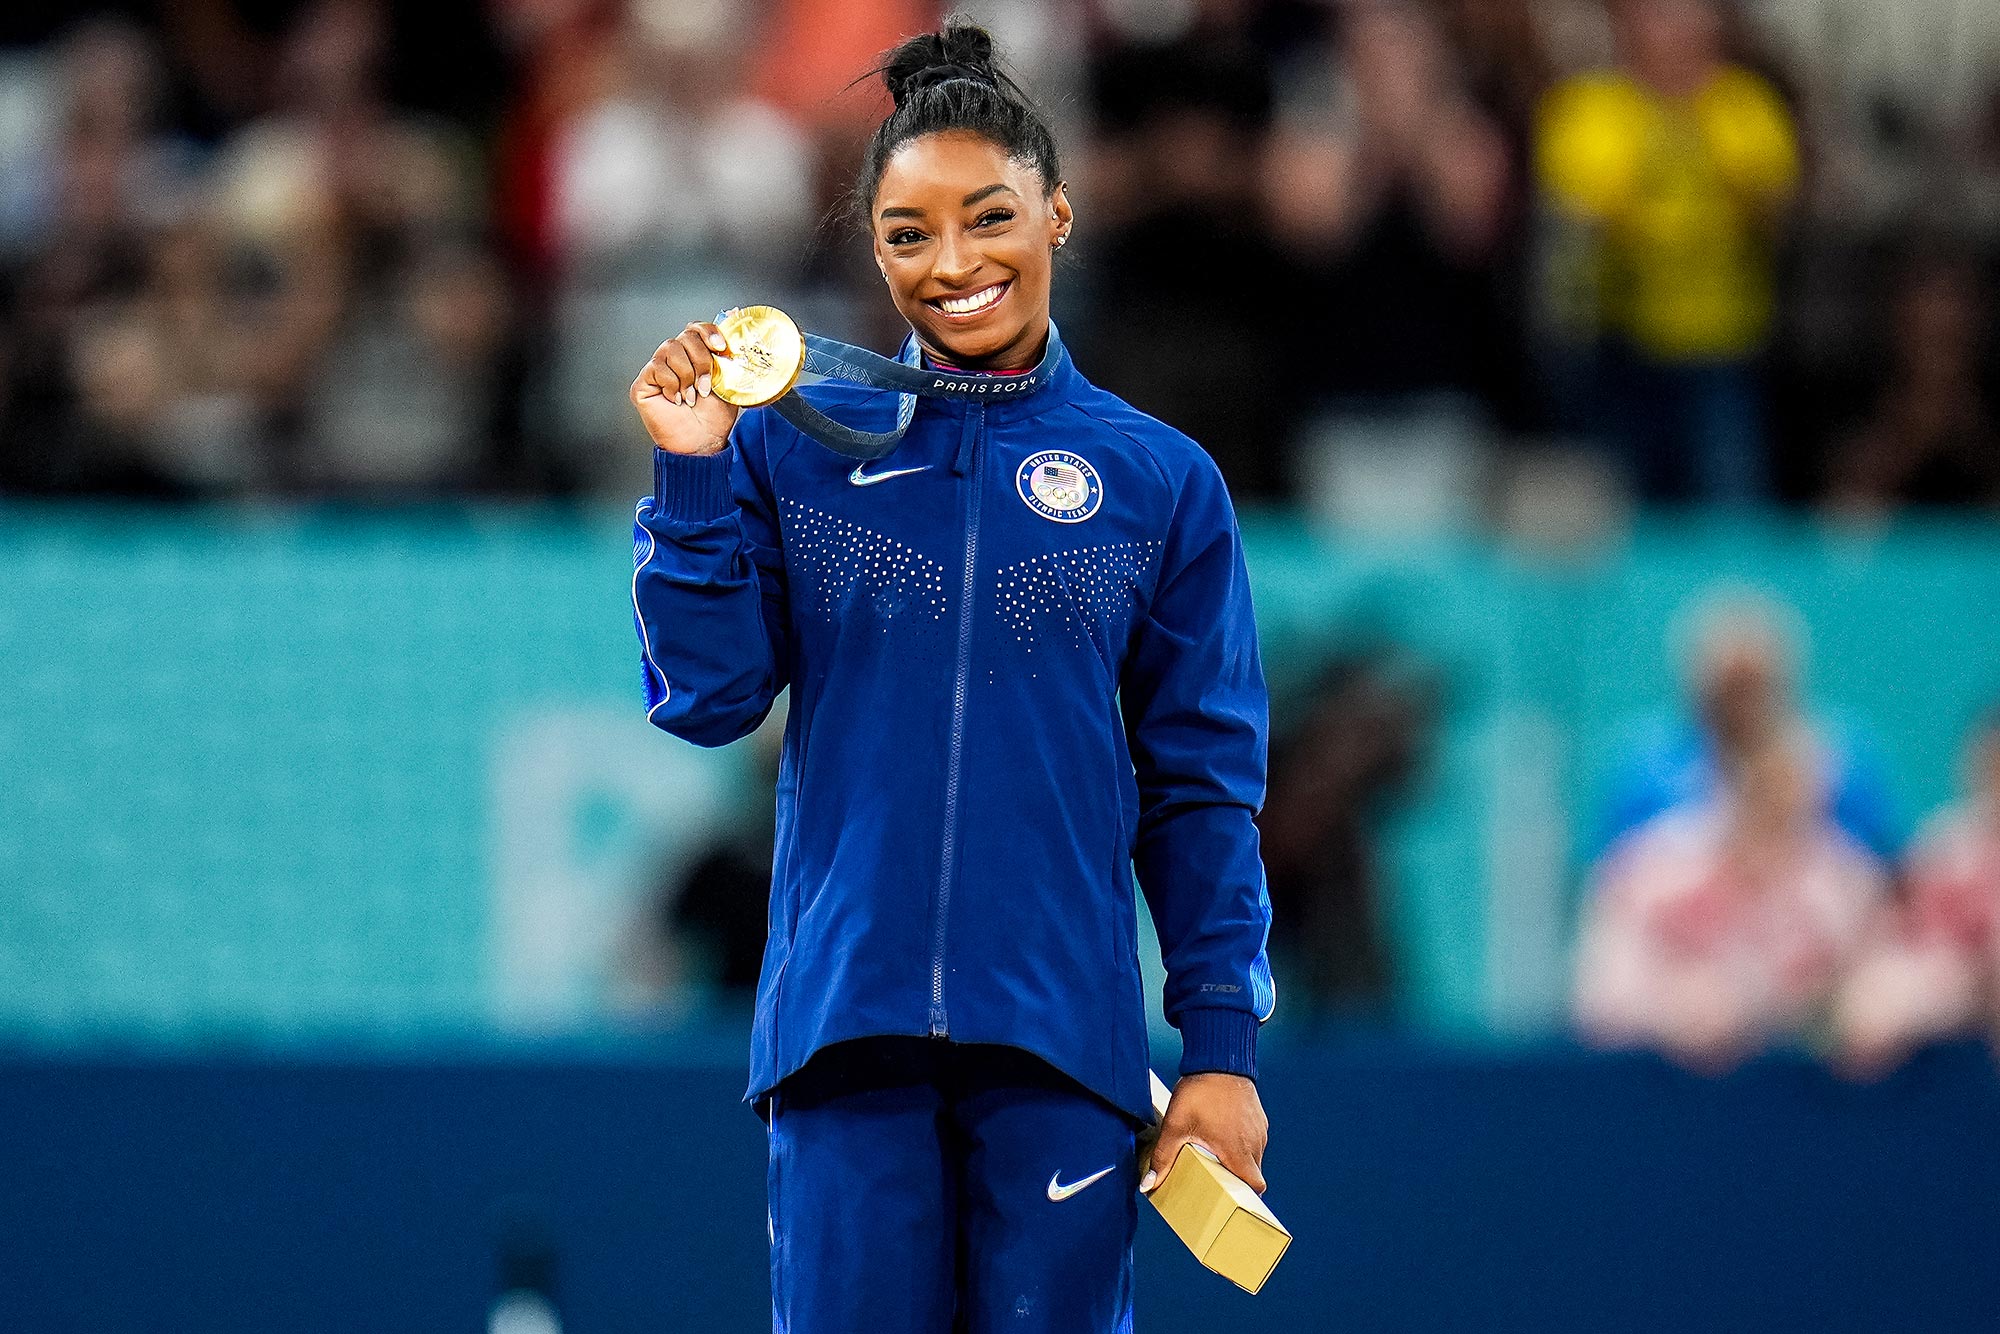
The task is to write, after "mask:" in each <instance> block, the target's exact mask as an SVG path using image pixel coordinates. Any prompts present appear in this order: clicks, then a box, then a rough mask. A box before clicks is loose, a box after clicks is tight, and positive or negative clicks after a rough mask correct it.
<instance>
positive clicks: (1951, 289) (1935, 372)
mask: <svg viewBox="0 0 2000 1334" xmlns="http://www.w3.org/2000/svg"><path fill="white" fill-rule="evenodd" d="M1985 325H1986V306H1985V299H1984V293H1983V291H1982V284H1981V281H1980V275H1979V271H1978V268H1977V266H1976V265H1975V264H1973V263H1972V262H1971V261H1970V260H1969V259H1968V258H1966V257H1962V256H1958V255H1953V254H1949V253H1944V254H1939V253H1926V254H1919V255H1916V256H1913V257H1912V259H1911V260H1910V261H1909V262H1908V264H1907V265H1906V268H1905V272H1904V274H1903V276H1902V279H1901V281H1900V283H1899V284H1898V287H1897V291H1896V295H1895V306H1894V310H1893V312H1892V318H1891V337H1890V345H1889V355H1888V363H1889V364H1888V374H1887V379H1886V382H1885V383H1884V384H1883V385H1882V388H1881V391H1880V393H1879V395H1878V397H1877V398H1876V400H1875V403H1874V406H1873V407H1872V408H1871V409H1870V410H1869V413H1868V416H1867V419H1866V420H1865V421H1864V422H1863V424H1862V425H1861V427H1860V429H1859V430H1858V431H1856V432H1855V433H1854V435H1853V436H1852V437H1851V438H1850V439H1849V440H1848V441H1847V442H1846V445H1845V446H1844V448H1842V449H1841V451H1840V452H1839V454H1838V456H1837V458H1836V461H1835V471H1834V476H1833V479H1832V487H1831V494H1830V496H1829V501H1830V503H1831V504H1832V505H1833V507H1834V508H1835V510H1836V511H1837V512H1841V513H1845V514H1850V515H1857V516H1863V517H1866V516H1879V515H1887V514H1892V513H1894V512H1896V511H1898V510H1903V509H1907V508H1909V507H1912V506H1917V507H1923V508H1940V507H1959V506H1970V507H1978V508H1986V509H1992V508H1994V507H1995V506H2000V422H1996V420H1995V417H1994V413H1993V409H1992V404H1991V401H1990V400H1989V399H1988V397H1987V391H1986V386H1985V385H1984V384H1982V383H1981V376H1982V373H1983V371H1984V369H1985V366H1984V362H1983V358H1984V357H1985V356H1986V354H1987V330H1986V327H1985Z"/></svg>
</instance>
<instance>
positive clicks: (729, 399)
mask: <svg viewBox="0 0 2000 1334" xmlns="http://www.w3.org/2000/svg"><path fill="white" fill-rule="evenodd" d="M715 327H716V328H718V329H720V330H721V331H722V337H723V339H724V340H725V341H727V342H728V344H729V350H728V351H727V352H718V353H716V354H715V370H714V372H713V378H712V379H711V380H710V382H709V384H710V388H711V389H713V391H714V393H715V396H716V397H717V398H719V399H721V400H722V401H723V402H725V403H733V404H735V405H736V406H737V407H739V408H760V407H762V406H764V405H765V404H766V403H775V402H777V401H778V400H779V399H781V398H783V397H784V396H785V395H786V394H787V393H789V392H790V391H791V388H792V386H793V385H795V384H797V383H798V382H799V372H800V371H802V370H804V369H805V364H806V340H805V337H804V336H803V335H802V334H800V333H799V326H798V325H796V324H794V323H793V322H792V317H791V316H789V315H787V314H785V312H784V311H782V310H779V309H778V308H777V307H776V306H743V307H740V308H738V309H735V310H725V311H723V312H722V314H721V315H720V316H718V317H717V319H716V321H715Z"/></svg>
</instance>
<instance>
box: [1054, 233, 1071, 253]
mask: <svg viewBox="0 0 2000 1334" xmlns="http://www.w3.org/2000/svg"><path fill="white" fill-rule="evenodd" d="M1067 240H1069V233H1068V232H1064V233H1063V234H1062V235H1061V236H1058V237H1057V238H1056V249H1058V250H1061V249H1062V248H1063V242H1065V241H1067Z"/></svg>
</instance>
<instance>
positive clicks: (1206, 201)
mask: <svg viewBox="0 0 2000 1334" xmlns="http://www.w3.org/2000/svg"><path fill="white" fill-rule="evenodd" d="M1231 9H1232V7H1231V6H1229V5H1225V4H1210V5H1207V6H1204V7H1202V8H1201V11H1200V14H1199V16H1198V18H1197V20H1196V22H1195V23H1194V25H1193V26H1192V27H1190V28H1189V29H1188V30H1187V31H1186V32H1185V33H1183V34H1181V35H1178V36H1175V37H1173V38H1171V39H1170V40H1166V41H1161V40H1158V39H1154V38H1149V37H1148V38H1129V39H1126V40H1123V41H1121V42H1119V43H1116V44H1114V45H1112V46H1111V47H1109V48H1108V49H1107V50H1105V51H1104V52H1103V53H1102V54H1101V55H1100V56H1099V57H1098V59H1097V61H1096V63H1095V64H1094V66H1093V68H1092V70H1091V96H1092V105H1093V111H1094V115H1095V133H1094V137H1093V140H1092V142H1091V143H1090V144H1089V146H1088V148H1087V150H1086V152H1085V154H1083V158H1084V170H1083V172H1082V173H1081V174H1082V175H1083V176H1084V177H1085V178H1086V179H1087V182H1088V188H1087V189H1083V190H1080V191H1079V204H1078V210H1079V211H1078V218H1079V222H1078V231H1077V235H1078V237H1079V238H1080V240H1079V244H1078V246H1076V247H1073V249H1074V250H1075V251H1076V252H1077V255H1076V259H1075V261H1074V262H1073V265H1072V269H1071V273H1070V274H1069V275H1068V276H1067V277H1065V279H1064V280H1063V281H1062V282H1059V283H1058V284H1057V287H1058V299H1059V300H1062V301H1065V302H1070V303H1079V304H1080V305H1081V310H1080V315H1081V318H1079V319H1078V320H1076V321H1074V322H1069V323H1065V324H1064V326H1063V327H1064V331H1065V337H1070V338H1072V341H1073V342H1074V343H1075V344H1076V349H1077V362H1078V365H1079V366H1080V367H1081V368H1082V369H1083V370H1084V372H1085V373H1086V374H1087V375H1089V376H1090V377H1091V379H1093V380H1095V381H1097V382H1098V383H1100V384H1102V385H1104V386H1105V387H1106V388H1107V389H1110V390H1112V391H1113V392H1114V393H1118V394H1121V395H1124V396H1125V397H1127V398H1129V399H1131V400H1132V401H1133V402H1135V403H1141V404H1144V405H1145V406H1146V409H1147V410H1148V411H1150V412H1152V413H1154V414H1155V415H1157V416H1159V417H1160V418H1161V419H1163V420H1164V421H1166V422H1168V423H1169V424H1170V425H1172V426H1174V427H1176V428H1178V429H1180V430H1182V431H1185V432H1187V433H1188V434H1189V435H1191V436H1193V437H1194V438H1195V439H1197V440H1199V441H1201V443H1202V446H1203V448H1205V449H1207V450H1208V452H1209V453H1210V454H1211V455H1213V456H1214V458H1215V460H1216V463H1217V464H1218V465H1219V466H1220V467H1221V469H1222V474H1223V476H1224V477H1225V478H1226V479H1227V480H1228V482H1229V486H1230V490H1231V492H1232V493H1233V494H1234V495H1236V496H1237V497H1238V498H1239V499H1245V500H1247V499H1253V498H1254V499H1277V498H1282V497H1283V496H1284V495H1285V494H1286V493H1287V490H1288V486H1289V481H1288V478H1287V476H1286V469H1285V460H1284V447H1285V441H1286V437H1287V433H1288V430H1287V428H1288V425H1289V423H1290V422H1291V421H1292V420H1293V417H1294V415H1295V411H1296V397H1295V396H1296V393H1297V391H1298V389H1299V387H1300V385H1299V382H1300V380H1301V378H1302V377H1304V376H1307V375H1310V374H1311V373H1312V370H1313V367H1314V365H1316V364H1317V363H1318V362H1320V361H1322V360H1324V358H1325V356H1326V352H1325V350H1324V349H1323V348H1321V347H1320V346H1319V345H1318V343H1317V340H1314V341H1312V342H1306V343H1302V342H1301V341H1300V339H1299V328H1300V326H1299V323H1298V321H1299V320H1300V318H1301V316H1302V315H1307V314H1309V312H1305V311H1302V310H1301V302H1300V299H1299V298H1300V293H1299V289H1298V287H1297V284H1296V281H1295V278H1294V276H1293V275H1292V274H1291V272H1290V270H1289V269H1288V267H1287V265H1286V264H1285V262H1284V257H1283V256H1282V255H1281V254H1280V252H1279V251H1278V250H1277V248H1276V247H1275V246H1274V245H1273V244H1272V241H1271V237H1270V234H1269V232H1268V230H1267V229H1266V228H1265V227H1264V226H1262V225H1261V219H1260V215H1259V209H1258V157H1257V148H1258V145H1260V144H1261V143H1262V142H1263V139H1264V136H1265V134H1266V133H1267V132H1268V130H1269V127H1270V121H1271V75H1270V70H1269V67H1268V64H1267V62H1266V60H1265V57H1264V54H1263V53H1262V52H1261V51H1260V50H1259V49H1258V48H1257V47H1255V46H1254V45H1252V44H1251V42H1250V40H1249V38H1248V35H1247V33H1246V31H1245V29H1244V27H1243V24H1242V16H1241V15H1238V14H1235V13H1232V12H1230V11H1231ZM1065 287H1067V288H1068V289H1069V290H1067V291H1065V290H1064V289H1065ZM1061 316H1062V312H1058V317H1059V318H1061ZM1197 348H1198V355H1197V353H1196V349H1197Z"/></svg>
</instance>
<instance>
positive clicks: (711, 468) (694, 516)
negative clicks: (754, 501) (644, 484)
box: [653, 447, 736, 523]
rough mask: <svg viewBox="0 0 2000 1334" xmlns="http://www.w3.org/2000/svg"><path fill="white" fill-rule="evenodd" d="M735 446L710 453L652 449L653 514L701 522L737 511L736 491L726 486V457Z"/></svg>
mask: <svg viewBox="0 0 2000 1334" xmlns="http://www.w3.org/2000/svg"><path fill="white" fill-rule="evenodd" d="M735 452H736V451H735V449H734V448H733V447H732V448H729V449H723V450H719V451H717V452H716V453H713V454H670V453H668V452H667V451H666V450H664V449H660V448H657V447H656V448H655V449H654V450H653V513H654V514H655V515H656V516H658V517H659V518H662V519H679V520H681V521H682V522H684V523H685V522H694V523H702V522H707V521H709V520H712V519H722V518H727V517H728V516H729V515H730V514H732V513H734V512H735V510H736V493H735V492H734V491H732V490H730V486H729V457H730V455H731V454H733V453H735Z"/></svg>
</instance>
